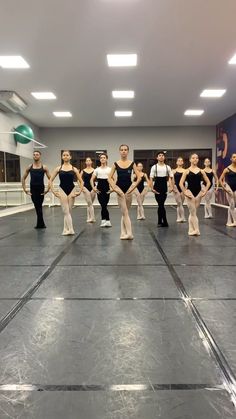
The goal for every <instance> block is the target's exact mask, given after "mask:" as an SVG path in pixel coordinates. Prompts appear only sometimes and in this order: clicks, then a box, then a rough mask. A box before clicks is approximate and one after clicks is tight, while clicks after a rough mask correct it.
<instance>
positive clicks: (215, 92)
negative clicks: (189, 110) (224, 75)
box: [200, 89, 226, 97]
mask: <svg viewBox="0 0 236 419" xmlns="http://www.w3.org/2000/svg"><path fill="white" fill-rule="evenodd" d="M225 92H226V89H205V90H203V91H202V93H201V94H200V96H201V97H222V96H224V94H225Z"/></svg>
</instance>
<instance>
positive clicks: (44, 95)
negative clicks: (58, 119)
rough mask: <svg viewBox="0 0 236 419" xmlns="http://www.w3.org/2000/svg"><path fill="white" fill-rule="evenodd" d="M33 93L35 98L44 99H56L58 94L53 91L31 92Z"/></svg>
mask: <svg viewBox="0 0 236 419" xmlns="http://www.w3.org/2000/svg"><path fill="white" fill-rule="evenodd" d="M31 95H32V96H34V97H35V99H39V100H44V99H48V100H51V99H56V96H55V95H54V93H52V92H31Z"/></svg>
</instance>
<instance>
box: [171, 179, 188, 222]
mask: <svg viewBox="0 0 236 419" xmlns="http://www.w3.org/2000/svg"><path fill="white" fill-rule="evenodd" d="M173 193H174V197H175V201H176V204H177V220H176V221H177V223H181V222H183V221H185V215H184V207H183V203H184V199H185V196H184V193H183V192H179V190H178V188H177V187H176V190H174V191H173Z"/></svg>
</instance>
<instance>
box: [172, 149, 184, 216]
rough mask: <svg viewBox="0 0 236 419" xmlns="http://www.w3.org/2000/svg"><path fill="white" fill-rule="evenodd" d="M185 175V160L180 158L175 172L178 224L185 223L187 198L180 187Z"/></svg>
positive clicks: (174, 192)
mask: <svg viewBox="0 0 236 419" xmlns="http://www.w3.org/2000/svg"><path fill="white" fill-rule="evenodd" d="M183 173H184V160H183V157H178V158H177V161H176V169H174V170H173V175H174V188H173V194H174V198H175V201H176V204H177V220H176V222H177V223H185V221H186V219H185V215H184V206H183V204H184V200H185V196H184V193H183V191H182V190H181V188H180V186H179V182H180V179H181V177H182V174H183Z"/></svg>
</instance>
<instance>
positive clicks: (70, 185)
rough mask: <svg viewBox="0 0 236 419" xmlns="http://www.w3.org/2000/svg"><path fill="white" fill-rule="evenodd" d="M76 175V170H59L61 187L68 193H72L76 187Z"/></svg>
mask: <svg viewBox="0 0 236 419" xmlns="http://www.w3.org/2000/svg"><path fill="white" fill-rule="evenodd" d="M74 177H75V172H74V170H73V169H71V170H62V169H60V170H59V179H60V188H61V189H62V190H63V191H64V192H65V194H66V195H70V193H71V191H72V190H73V189H74V187H75V185H74Z"/></svg>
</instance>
